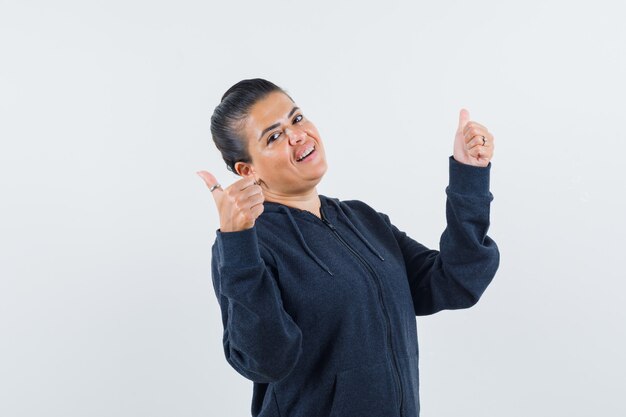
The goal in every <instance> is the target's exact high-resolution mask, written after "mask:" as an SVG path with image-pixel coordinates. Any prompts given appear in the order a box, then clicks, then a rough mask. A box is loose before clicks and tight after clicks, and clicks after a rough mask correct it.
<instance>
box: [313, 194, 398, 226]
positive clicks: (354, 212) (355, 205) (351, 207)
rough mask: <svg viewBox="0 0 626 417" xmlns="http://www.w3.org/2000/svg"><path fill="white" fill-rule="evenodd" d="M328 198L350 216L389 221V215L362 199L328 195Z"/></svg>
mask: <svg viewBox="0 0 626 417" xmlns="http://www.w3.org/2000/svg"><path fill="white" fill-rule="evenodd" d="M324 198H326V199H327V201H328V200H333V201H334V202H335V203H336V205H338V206H339V207H340V208H341V209H342V210H343V211H344V212H345V213H346V215H348V216H349V217H355V218H358V219H359V220H361V221H363V222H365V223H370V224H372V223H376V224H379V223H381V222H384V223H387V224H388V223H389V217H388V216H387V215H386V214H385V213H381V212H379V211H378V210H376V209H375V208H373V207H372V206H370V205H369V204H367V203H366V202H364V201H362V200H357V199H353V200H340V199H338V198H331V197H326V196H324Z"/></svg>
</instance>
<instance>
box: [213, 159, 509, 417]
mask: <svg viewBox="0 0 626 417" xmlns="http://www.w3.org/2000/svg"><path fill="white" fill-rule="evenodd" d="M490 169H491V163H489V165H487V166H486V167H475V166H471V165H466V164H462V163H459V162H457V161H456V160H455V159H454V158H453V157H452V156H450V157H449V172H450V177H449V185H448V187H446V195H447V201H446V219H447V227H446V229H445V230H444V232H443V234H442V235H441V239H440V242H439V246H440V251H438V250H434V249H429V248H427V247H425V246H423V245H422V244H420V243H418V242H416V241H415V240H413V239H412V238H410V237H409V236H407V235H406V234H405V233H404V232H402V231H401V230H399V229H398V228H397V227H395V226H394V225H393V224H392V223H391V222H390V220H389V217H388V216H387V215H386V214H383V213H380V212H377V211H376V210H374V209H372V208H371V207H370V206H368V205H367V204H365V203H364V202H362V201H359V200H351V201H340V200H339V199H337V198H329V197H326V196H324V195H320V196H319V197H320V201H321V207H320V210H321V214H322V219H320V218H318V217H317V216H315V215H314V214H312V213H311V212H309V211H305V210H300V209H297V208H294V207H289V206H285V205H283V204H279V203H275V202H267V201H266V202H265V203H264V211H263V213H262V214H261V216H259V218H258V219H257V220H256V223H255V225H254V227H252V228H250V229H247V230H243V231H238V232H225V233H222V232H221V231H219V230H217V232H216V234H217V237H216V241H215V244H214V245H213V257H212V273H213V286H214V290H215V293H216V295H217V298H218V301H219V304H220V307H221V312H222V322H223V326H224V337H223V344H224V353H225V355H226V360H227V361H228V363H230V365H231V366H232V367H233V368H234V369H235V370H236V371H237V372H239V373H240V374H241V375H243V376H244V377H246V378H247V379H249V380H251V381H253V382H254V384H253V397H252V407H251V412H252V416H254V417H257V416H259V417H261V416H262V417H270V416H271V417H327V416H330V417H396V416H397V417H416V416H418V415H419V373H418V344H417V330H416V318H415V317H416V316H419V315H428V314H433V313H436V312H438V311H440V310H445V309H447V310H452V309H461V308H467V307H470V306H472V305H474V304H475V303H476V302H477V301H478V299H479V298H480V297H481V295H482V294H483V292H484V291H485V289H486V287H487V286H488V285H489V283H490V282H491V280H492V278H493V277H494V275H495V273H496V270H497V269H498V265H499V261H500V253H499V251H498V247H497V245H496V243H495V242H494V241H493V240H492V239H491V238H490V237H489V236H487V230H488V228H489V208H490V203H491V201H492V200H493V195H492V194H491V192H490V191H489V172H490Z"/></svg>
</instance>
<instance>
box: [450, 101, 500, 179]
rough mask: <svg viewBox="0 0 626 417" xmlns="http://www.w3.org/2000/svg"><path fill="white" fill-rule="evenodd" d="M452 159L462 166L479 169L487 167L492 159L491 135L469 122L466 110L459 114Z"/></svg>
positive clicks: (484, 128)
mask: <svg viewBox="0 0 626 417" xmlns="http://www.w3.org/2000/svg"><path fill="white" fill-rule="evenodd" d="M483 138H484V140H483ZM453 157H454V159H455V160H456V161H458V162H461V163H463V164H467V165H474V166H479V167H486V166H487V165H489V161H490V160H491V158H492V157H493V135H492V134H491V133H489V131H488V130H487V128H486V127H485V126H483V125H481V124H480V123H477V122H474V121H470V120H469V111H467V110H466V109H461V113H460V114H459V127H458V128H457V131H456V136H455V138H454V154H453Z"/></svg>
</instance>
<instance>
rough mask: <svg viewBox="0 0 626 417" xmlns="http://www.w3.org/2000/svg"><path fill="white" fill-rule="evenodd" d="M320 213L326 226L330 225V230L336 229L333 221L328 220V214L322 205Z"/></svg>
mask: <svg viewBox="0 0 626 417" xmlns="http://www.w3.org/2000/svg"><path fill="white" fill-rule="evenodd" d="M320 215H321V216H322V221H323V222H324V223H325V224H326V226H328V227H330V230H333V231H334V230H335V226H333V225H332V223H331V222H329V221H328V220H326V216H324V211H323V210H322V208H321V207H320Z"/></svg>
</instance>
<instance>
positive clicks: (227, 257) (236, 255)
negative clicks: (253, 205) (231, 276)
mask: <svg viewBox="0 0 626 417" xmlns="http://www.w3.org/2000/svg"><path fill="white" fill-rule="evenodd" d="M216 234H217V246H218V248H219V253H220V259H219V263H220V265H222V266H237V267H247V266H255V265H258V264H259V263H261V261H262V259H261V252H260V251H259V241H258V238H257V234H256V227H255V226H253V227H251V228H250V229H245V230H240V231H237V232H221V231H220V230H219V229H218V230H217V231H216Z"/></svg>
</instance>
